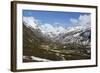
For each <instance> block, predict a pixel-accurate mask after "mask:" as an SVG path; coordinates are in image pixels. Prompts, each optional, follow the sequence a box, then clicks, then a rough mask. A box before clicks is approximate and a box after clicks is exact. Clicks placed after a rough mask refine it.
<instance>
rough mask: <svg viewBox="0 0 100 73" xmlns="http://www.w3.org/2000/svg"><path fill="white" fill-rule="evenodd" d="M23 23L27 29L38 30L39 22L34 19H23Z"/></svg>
mask: <svg viewBox="0 0 100 73" xmlns="http://www.w3.org/2000/svg"><path fill="white" fill-rule="evenodd" d="M23 22H24V23H25V25H26V26H27V27H32V28H35V29H36V28H37V27H38V25H37V23H38V22H37V20H36V19H35V18H34V17H23Z"/></svg>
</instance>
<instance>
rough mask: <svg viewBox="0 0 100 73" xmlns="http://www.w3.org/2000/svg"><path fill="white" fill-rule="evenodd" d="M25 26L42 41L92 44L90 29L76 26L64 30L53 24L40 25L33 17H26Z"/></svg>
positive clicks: (24, 19)
mask: <svg viewBox="0 0 100 73" xmlns="http://www.w3.org/2000/svg"><path fill="white" fill-rule="evenodd" d="M23 22H24V23H25V26H26V27H28V28H30V29H31V30H32V31H33V33H34V34H35V35H36V36H37V37H38V38H41V40H43V39H44V40H46V41H51V42H59V43H61V44H66V43H74V42H76V43H80V42H81V43H83V44H90V40H91V37H90V36H91V29H90V27H85V26H84V27H83V26H76V27H68V28H64V27H62V26H53V25H51V24H44V25H43V24H39V23H38V21H37V20H35V18H33V17H24V18H23Z"/></svg>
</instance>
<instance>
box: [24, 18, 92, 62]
mask: <svg viewBox="0 0 100 73" xmlns="http://www.w3.org/2000/svg"><path fill="white" fill-rule="evenodd" d="M90 55H91V29H90V27H83V26H75V27H68V28H64V27H62V26H53V25H50V24H44V25H43V24H40V23H38V21H37V20H35V19H34V18H33V17H25V19H24V18H23V61H24V62H37V59H39V60H40V59H42V60H44V61H47V60H50V61H51V60H52V61H59V60H79V59H90V57H91V56H90ZM31 57H32V58H31ZM39 60H38V61H39Z"/></svg>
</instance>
